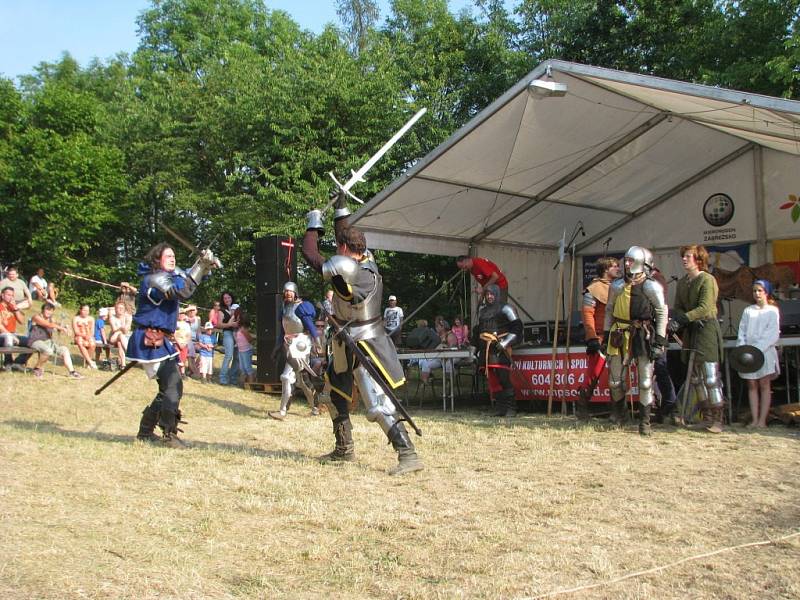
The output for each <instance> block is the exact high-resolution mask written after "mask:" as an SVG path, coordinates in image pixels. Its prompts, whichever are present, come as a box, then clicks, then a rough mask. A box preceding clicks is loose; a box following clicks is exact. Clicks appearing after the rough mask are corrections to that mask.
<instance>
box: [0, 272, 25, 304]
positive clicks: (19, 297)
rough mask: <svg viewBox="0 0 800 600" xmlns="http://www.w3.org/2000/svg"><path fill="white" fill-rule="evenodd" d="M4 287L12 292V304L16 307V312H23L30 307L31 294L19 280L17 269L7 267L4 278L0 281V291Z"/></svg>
mask: <svg viewBox="0 0 800 600" xmlns="http://www.w3.org/2000/svg"><path fill="white" fill-rule="evenodd" d="M6 287H10V288H13V290H14V302H15V303H16V305H17V310H25V309H26V308H30V307H31V302H32V298H31V292H30V290H29V289H28V286H27V285H25V282H24V281H23V280H22V279H20V278H19V272H18V271H17V267H8V268H7V269H6V277H5V278H4V279H2V280H0V290H2V289H3V288H6Z"/></svg>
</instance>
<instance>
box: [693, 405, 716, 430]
mask: <svg viewBox="0 0 800 600" xmlns="http://www.w3.org/2000/svg"><path fill="white" fill-rule="evenodd" d="M712 410H713V409H712V408H711V405H710V404H708V403H706V402H703V403H701V404H700V412H701V413H702V414H703V419H702V421H697V422H695V423H692V424H691V425H689V427H688V428H689V429H692V430H694V431H702V430H703V429H708V428H709V427H711V424H712V423H713V422H714V421H713V419H712V418H711V411H712Z"/></svg>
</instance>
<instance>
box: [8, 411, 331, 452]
mask: <svg viewBox="0 0 800 600" xmlns="http://www.w3.org/2000/svg"><path fill="white" fill-rule="evenodd" d="M0 423H2V424H3V425H7V426H9V427H13V428H14V429H19V430H22V431H33V432H39V433H48V434H54V435H60V436H63V437H65V438H72V439H85V440H95V441H99V442H112V443H115V444H126V445H135V444H141V445H142V447H143V448H144V447H152V448H154V449H158V448H163V447H164V446H161V445H160V444H159V443H151V442H139V441H138V440H137V439H136V436H135V435H120V434H114V433H102V432H99V431H75V430H73V429H64V428H63V427H61V426H60V425H58V424H57V423H53V422H52V421H20V420H10V421H2V422H0ZM184 441H186V443H187V444H188V448H187V449H188V450H204V451H212V452H229V453H231V454H246V455H248V456H258V457H262V458H288V459H290V460H294V461H297V462H304V461H314V460H316V457H315V456H309V455H306V454H301V453H300V452H293V451H289V450H280V449H278V450H264V449H263V448H258V447H254V446H248V445H245V444H223V443H219V442H203V441H199V440H192V439H188V440H184Z"/></svg>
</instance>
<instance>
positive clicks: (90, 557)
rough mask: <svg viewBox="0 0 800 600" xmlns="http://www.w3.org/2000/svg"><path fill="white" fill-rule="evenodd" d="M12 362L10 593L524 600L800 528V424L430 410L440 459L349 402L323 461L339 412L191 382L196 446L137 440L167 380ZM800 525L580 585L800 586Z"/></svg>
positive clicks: (4, 544) (643, 588)
mask: <svg viewBox="0 0 800 600" xmlns="http://www.w3.org/2000/svg"><path fill="white" fill-rule="evenodd" d="M56 372H57V374H56V375H52V374H48V375H47V376H46V378H45V381H44V382H37V381H34V380H33V378H32V377H30V376H26V375H19V374H2V376H0V392H2V394H1V397H2V399H1V400H0V408H1V409H2V415H3V416H2V419H0V481H1V482H2V483H0V540H1V541H0V596H2V597H4V598H87V597H88V598H156V597H158V598H321V597H325V598H525V597H532V596H536V595H538V594H543V593H546V592H550V591H552V590H557V589H562V588H568V587H572V586H576V585H581V584H590V583H595V582H598V581H608V580H611V579H613V578H615V577H618V576H621V575H624V574H625V573H628V572H631V571H638V570H643V569H648V568H651V567H655V566H658V565H662V564H667V563H670V562H673V561H675V560H678V559H680V558H683V557H686V556H693V555H697V554H701V553H704V552H708V551H711V550H715V549H718V548H721V547H725V546H733V545H737V544H740V543H743V542H749V541H758V540H762V539H766V538H770V537H773V538H775V537H778V536H781V535H785V534H787V533H792V532H795V531H797V530H798V523H800V507H799V506H798V498H800V483H798V481H799V479H800V478H799V477H798V475H800V446H799V444H800V438H799V437H798V436H797V431H796V430H787V429H784V428H782V427H778V428H775V429H770V430H769V431H768V432H763V433H744V432H743V431H741V430H739V431H731V432H727V433H724V434H722V435H719V436H712V435H707V434H700V433H692V432H688V431H667V430H665V429H661V430H656V432H655V434H654V435H653V437H652V438H650V439H645V438H641V437H639V436H638V435H637V434H636V433H635V432H633V430H628V431H606V430H603V428H601V427H599V426H597V427H587V428H575V426H574V424H573V422H572V421H570V420H569V419H563V420H562V419H559V418H556V419H551V420H548V419H546V418H544V417H542V416H533V415H531V416H523V417H521V418H518V419H515V420H501V421H498V420H497V419H495V418H492V417H486V416H482V415H480V414H478V413H477V412H469V413H466V412H465V413H456V414H455V415H452V414H447V415H443V414H442V413H441V412H437V411H423V412H418V413H417V414H416V416H417V417H418V421H419V423H420V425H421V427H422V428H423V430H424V432H425V437H423V438H415V442H416V443H417V445H418V449H419V451H420V453H421V455H422V456H423V458H424V459H425V461H426V465H427V469H426V470H425V471H423V472H421V473H418V474H413V475H410V476H407V477H405V478H400V479H395V478H391V477H389V476H387V475H386V474H385V470H386V469H387V468H388V467H390V466H391V465H392V464H394V461H395V457H394V453H393V452H392V451H391V447H389V446H387V445H386V443H385V438H384V437H383V435H382V434H381V432H380V430H379V429H378V427H377V426H375V425H373V424H370V423H368V422H366V420H365V419H364V418H363V415H356V416H355V417H354V437H355V440H356V451H357V455H358V463H356V464H346V465H338V466H330V465H321V464H319V463H318V462H317V461H316V460H315V458H314V457H316V456H317V455H319V454H322V453H324V452H327V451H328V450H330V448H331V446H332V443H333V437H332V434H331V425H330V421H329V419H328V418H327V416H322V417H316V418H315V417H310V416H308V411H307V408H306V406H305V405H304V404H300V405H295V406H294V407H293V409H292V412H291V414H290V418H289V419H288V420H287V421H285V422H283V423H280V422H277V421H272V420H270V419H268V418H266V416H267V415H266V413H267V410H273V409H275V408H276V407H277V404H278V398H277V397H273V396H265V395H260V394H253V393H248V392H244V391H241V390H236V389H233V388H229V387H226V388H223V387H220V386H216V385H200V384H198V383H195V382H188V383H187V384H186V394H185V396H184V403H183V406H182V408H183V409H184V412H185V414H186V418H187V420H188V421H189V424H188V425H187V426H186V427H185V429H186V433H185V436H184V438H185V439H186V440H188V441H189V442H191V444H192V448H191V449H189V450H186V451H172V450H167V449H162V448H157V447H152V446H149V445H144V444H140V443H136V442H134V435H135V432H136V429H137V425H138V419H139V415H140V413H141V410H142V408H143V407H144V406H145V404H146V403H147V401H148V399H149V398H150V397H151V396H152V395H153V394H154V392H155V386H154V384H153V383H152V382H148V381H147V380H146V379H145V377H144V375H143V374H142V373H141V372H139V371H133V372H131V373H129V374H128V375H126V376H125V378H124V379H123V380H122V381H121V382H119V383H118V384H117V385H115V386H114V387H112V388H111V389H110V390H108V391H107V392H106V393H104V394H103V395H101V396H99V397H95V396H93V391H94V389H95V388H96V387H98V386H99V384H100V383H101V382H102V381H104V380H105V378H106V377H107V376H108V374H100V373H92V374H90V375H89V377H88V378H87V379H86V380H83V381H68V380H67V379H66V378H65V377H63V376H62V373H63V369H61V368H58V369H56ZM799 558H800V538H793V539H791V540H787V541H785V542H782V543H779V544H776V545H770V546H765V547H758V548H748V549H742V550H739V551H734V552H730V553H725V554H720V555H717V556H713V557H709V558H705V559H702V560H698V561H693V562H689V563H685V564H682V565H679V566H677V567H674V568H671V569H669V570H666V571H664V572H661V573H658V574H654V575H647V576H643V577H640V578H636V579H631V580H627V581H623V582H620V583H615V584H612V585H609V586H606V587H602V588H598V589H593V590H586V591H582V592H578V593H575V594H571V595H570V596H569V597H572V598H575V597H577V598H654V599H655V598H659V599H661V598H687V597H691V598H754V597H758V598H797V597H800V578H799V577H798V576H797V570H796V565H797V561H798V559H799Z"/></svg>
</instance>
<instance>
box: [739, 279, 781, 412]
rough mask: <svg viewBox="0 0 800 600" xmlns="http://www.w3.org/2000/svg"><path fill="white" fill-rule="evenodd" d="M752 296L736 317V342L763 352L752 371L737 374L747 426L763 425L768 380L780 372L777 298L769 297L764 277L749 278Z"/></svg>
mask: <svg viewBox="0 0 800 600" xmlns="http://www.w3.org/2000/svg"><path fill="white" fill-rule="evenodd" d="M753 298H754V299H755V304H751V305H750V306H748V307H747V308H745V309H744V313H742V319H741V321H739V337H738V338H737V340H736V345H737V347H740V346H745V345H747V346H755V347H756V348H757V349H758V350H760V351H761V353H762V354H763V355H764V359H763V365H762V366H761V368H760V369H758V370H756V371H754V372H752V373H746V372H744V371H743V370H741V371H739V376H740V377H741V378H742V379H745V380H747V395H748V397H749V400H750V415H751V417H750V418H751V421H750V423H749V424H748V426H749V427H766V426H767V414H769V407H770V403H771V400H772V380H773V379H775V378H776V377H777V376H778V375H780V363H779V362H778V350H777V348H776V346H777V344H778V339H779V338H780V336H781V328H780V319H781V316H780V311H779V310H778V306H777V302H775V299H774V298H773V297H772V285H771V284H770V282H769V281H767V280H766V279H756V280H755V281H754V282H753ZM759 358H760V357H759Z"/></svg>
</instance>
